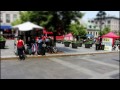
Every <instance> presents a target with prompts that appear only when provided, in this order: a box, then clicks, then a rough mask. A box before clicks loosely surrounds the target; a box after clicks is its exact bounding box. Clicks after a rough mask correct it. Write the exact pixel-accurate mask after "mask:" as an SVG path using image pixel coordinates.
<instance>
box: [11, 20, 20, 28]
mask: <svg viewBox="0 0 120 90" xmlns="http://www.w3.org/2000/svg"><path fill="white" fill-rule="evenodd" d="M21 23H22V21H21V19H17V20H15V21H14V22H12V23H11V24H12V25H13V26H15V25H18V24H21Z"/></svg>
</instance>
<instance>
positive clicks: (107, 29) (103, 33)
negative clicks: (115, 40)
mask: <svg viewBox="0 0 120 90" xmlns="http://www.w3.org/2000/svg"><path fill="white" fill-rule="evenodd" d="M110 31H111V30H110V28H109V27H105V28H104V29H103V30H102V31H101V35H105V34H107V33H109V32H110ZM99 34H100V32H99Z"/></svg>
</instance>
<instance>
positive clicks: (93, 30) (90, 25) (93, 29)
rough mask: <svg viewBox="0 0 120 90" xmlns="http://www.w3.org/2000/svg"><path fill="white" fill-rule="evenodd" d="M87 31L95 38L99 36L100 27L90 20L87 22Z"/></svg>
mask: <svg viewBox="0 0 120 90" xmlns="http://www.w3.org/2000/svg"><path fill="white" fill-rule="evenodd" d="M87 32H88V34H90V35H93V36H94V38H97V37H98V36H99V32H100V29H99V27H98V26H97V25H95V24H93V23H91V22H88V23H87Z"/></svg>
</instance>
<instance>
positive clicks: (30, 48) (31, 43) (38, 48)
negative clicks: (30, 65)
mask: <svg viewBox="0 0 120 90" xmlns="http://www.w3.org/2000/svg"><path fill="white" fill-rule="evenodd" d="M51 46H53V42H52V39H51V38H50V37H47V38H45V37H38V38H37V39H35V38H32V39H31V38H28V41H27V43H26V46H25V44H24V41H23V40H22V39H21V37H19V39H18V41H17V51H18V55H19V58H20V60H25V53H27V54H29V55H31V54H33V55H34V54H38V55H45V53H46V48H47V47H51Z"/></svg>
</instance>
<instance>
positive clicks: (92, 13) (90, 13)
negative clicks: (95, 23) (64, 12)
mask: <svg viewBox="0 0 120 90" xmlns="http://www.w3.org/2000/svg"><path fill="white" fill-rule="evenodd" d="M81 12H84V13H86V14H85V15H84V17H83V20H84V21H87V20H88V19H92V18H95V17H96V14H97V13H98V11H81ZM105 12H106V13H107V16H108V15H109V16H116V17H119V11H105Z"/></svg>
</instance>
